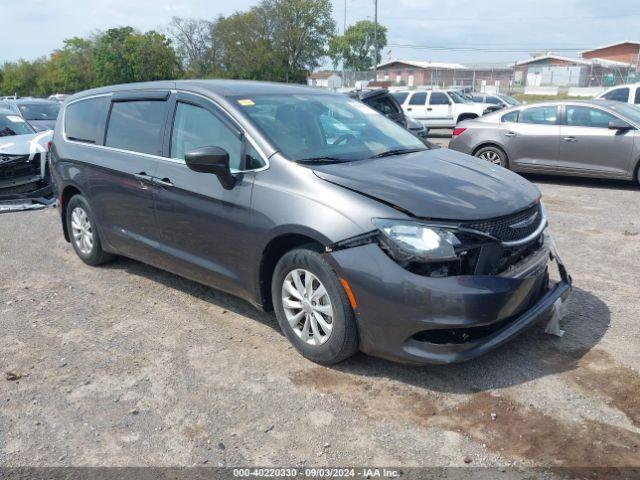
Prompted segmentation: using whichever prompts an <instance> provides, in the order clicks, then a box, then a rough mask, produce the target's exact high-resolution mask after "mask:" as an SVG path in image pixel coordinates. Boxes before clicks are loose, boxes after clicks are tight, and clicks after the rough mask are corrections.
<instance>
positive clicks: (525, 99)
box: [511, 93, 589, 103]
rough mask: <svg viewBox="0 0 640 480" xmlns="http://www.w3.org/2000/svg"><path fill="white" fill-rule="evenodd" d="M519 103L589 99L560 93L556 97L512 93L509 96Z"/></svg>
mask: <svg viewBox="0 0 640 480" xmlns="http://www.w3.org/2000/svg"><path fill="white" fill-rule="evenodd" d="M511 96H512V97H513V98H515V99H516V100H518V101H519V102H520V103H523V102H527V103H535V102H547V101H551V100H588V99H589V97H571V96H569V95H567V94H566V93H560V94H558V95H525V94H524V93H514V94H512V95H511Z"/></svg>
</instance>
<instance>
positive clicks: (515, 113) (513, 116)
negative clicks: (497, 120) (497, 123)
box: [502, 110, 518, 122]
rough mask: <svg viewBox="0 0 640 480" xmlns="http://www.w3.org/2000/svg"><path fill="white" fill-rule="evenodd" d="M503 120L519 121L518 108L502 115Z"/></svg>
mask: <svg viewBox="0 0 640 480" xmlns="http://www.w3.org/2000/svg"><path fill="white" fill-rule="evenodd" d="M502 121H503V122H517V121H518V110H515V111H513V112H509V113H506V114H504V115H503V116H502Z"/></svg>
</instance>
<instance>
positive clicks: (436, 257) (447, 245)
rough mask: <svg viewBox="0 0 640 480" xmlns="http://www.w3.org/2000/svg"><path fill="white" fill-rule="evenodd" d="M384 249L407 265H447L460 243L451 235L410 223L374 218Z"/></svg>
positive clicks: (426, 226) (455, 256) (443, 230)
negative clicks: (442, 263) (410, 263)
mask: <svg viewBox="0 0 640 480" xmlns="http://www.w3.org/2000/svg"><path fill="white" fill-rule="evenodd" d="M372 222H373V224H374V225H375V226H376V227H377V228H378V230H380V233H381V234H382V235H381V236H380V238H381V240H382V242H383V243H384V246H385V247H387V249H388V250H389V253H390V254H391V256H392V257H393V258H394V259H396V260H399V261H408V262H447V261H452V260H457V259H458V256H457V255H456V252H455V247H456V246H458V245H460V240H458V238H457V237H456V236H455V235H454V234H453V232H451V231H449V230H447V229H445V228H440V227H434V226H428V225H423V224H420V223H418V222H413V221H410V220H391V219H386V218H374V219H372Z"/></svg>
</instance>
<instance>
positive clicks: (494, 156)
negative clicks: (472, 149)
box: [475, 146, 509, 168]
mask: <svg viewBox="0 0 640 480" xmlns="http://www.w3.org/2000/svg"><path fill="white" fill-rule="evenodd" d="M475 156H476V157H478V158H480V159H482V160H486V161H487V162H489V163H492V164H493V165H500V166H501V167H504V168H509V161H508V160H507V154H506V153H504V151H503V150H502V149H501V148H498V147H494V146H488V147H483V148H481V149H480V150H478V151H477V152H476V154H475Z"/></svg>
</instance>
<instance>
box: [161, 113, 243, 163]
mask: <svg viewBox="0 0 640 480" xmlns="http://www.w3.org/2000/svg"><path fill="white" fill-rule="evenodd" d="M200 147H221V148H224V149H225V150H226V151H227V153H228V154H229V168H231V170H241V169H242V161H241V160H242V142H241V141H240V139H239V138H238V137H236V135H235V134H234V132H233V131H231V129H229V127H227V126H226V125H225V124H224V123H223V122H222V121H221V120H220V119H219V118H218V117H216V116H215V115H214V114H212V113H211V112H209V111H208V110H205V109H204V108H202V107H198V106H196V105H192V104H190V103H184V102H178V104H177V105H176V113H175V117H174V119H173V129H172V131H171V158H177V159H180V160H184V157H185V154H186V153H188V152H190V151H191V150H194V149H196V148H200Z"/></svg>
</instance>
